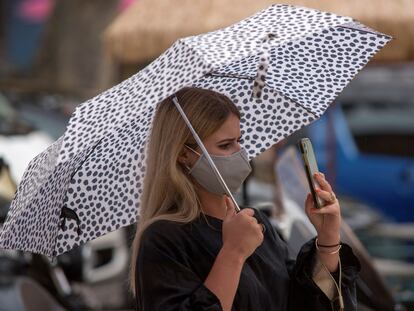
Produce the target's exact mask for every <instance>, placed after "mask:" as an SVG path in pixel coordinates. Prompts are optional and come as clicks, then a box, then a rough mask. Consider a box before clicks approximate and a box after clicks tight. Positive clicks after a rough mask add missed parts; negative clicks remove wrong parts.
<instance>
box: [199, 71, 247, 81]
mask: <svg viewBox="0 0 414 311" xmlns="http://www.w3.org/2000/svg"><path fill="white" fill-rule="evenodd" d="M206 76H213V77H226V78H237V79H245V80H252V81H253V80H254V77H249V76H242V75H238V74H235V73H214V72H210V73H208V74H206Z"/></svg>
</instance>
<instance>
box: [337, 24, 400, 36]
mask: <svg viewBox="0 0 414 311" xmlns="http://www.w3.org/2000/svg"><path fill="white" fill-rule="evenodd" d="M337 27H338V28H344V29H352V30H355V31H359V32H362V33H369V34H371V35H376V36H382V37H385V38H390V39H392V37H391V36H388V35H385V34H383V33H379V32H373V31H368V30H364V29H358V28H354V27H350V26H343V25H340V26H337Z"/></svg>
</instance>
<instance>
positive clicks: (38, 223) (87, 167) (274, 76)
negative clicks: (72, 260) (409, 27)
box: [0, 5, 390, 257]
mask: <svg viewBox="0 0 414 311" xmlns="http://www.w3.org/2000/svg"><path fill="white" fill-rule="evenodd" d="M389 40H390V37H388V36H386V35H383V34H381V33H377V32H376V31H374V30H372V29H370V28H368V27H365V26H363V25H361V24H360V23H358V22H356V21H353V20H352V19H351V18H349V17H341V16H337V15H334V14H330V13H324V12H320V11H316V10H312V9H307V8H302V7H295V6H289V5H273V6H270V7H269V8H267V9H265V10H263V11H261V12H259V13H257V14H255V15H253V16H251V17H249V18H247V19H245V20H243V21H241V22H239V23H236V24H234V25H232V26H229V27H227V28H224V29H221V30H217V31H214V32H210V33H207V34H203V35H199V36H192V37H187V38H184V39H180V40H178V41H177V42H175V43H174V44H173V45H172V46H171V47H170V48H169V49H168V50H167V51H166V52H165V53H163V54H162V55H161V56H160V57H158V58H157V59H156V60H155V61H154V62H152V63H151V64H150V65H148V66H147V67H146V68H144V69H143V70H141V71H140V72H138V73H137V74H136V75H134V76H132V77H131V78H129V79H127V80H125V81H124V82H122V83H120V84H119V85H117V86H114V87H113V88H111V89H109V90H107V91H105V92H104V93H102V94H100V95H98V96H96V97H95V98H93V99H91V100H89V101H87V102H85V103H83V104H82V105H80V106H79V107H78V108H77V109H76V111H75V112H74V114H73V116H72V118H71V119H70V121H69V124H68V127H67V130H66V132H65V133H64V135H63V136H62V137H61V138H59V139H58V140H57V141H56V142H55V143H54V144H52V145H51V146H50V147H49V148H48V149H47V150H45V151H44V152H43V153H41V154H40V155H38V156H37V157H36V158H35V159H33V160H32V161H31V163H30V164H29V166H28V168H27V170H26V172H25V174H24V176H23V179H22V182H21V183H20V185H19V187H18V191H17V194H16V197H15V198H14V200H13V202H12V204H11V209H10V212H9V215H8V219H7V221H6V223H5V224H4V227H3V229H2V231H1V233H0V247H3V248H13V249H21V250H26V251H31V252H36V253H42V254H45V255H47V256H50V257H54V256H57V255H59V254H61V253H63V252H66V251H68V250H70V249H71V248H73V247H74V246H76V245H79V244H81V243H84V242H87V241H89V240H91V239H94V238H96V237H99V236H101V235H103V234H105V233H108V232H110V231H113V230H116V229H118V228H120V227H122V226H126V225H129V224H131V223H134V222H135V221H136V217H137V213H138V214H139V205H140V196H141V194H142V187H143V184H142V181H143V177H144V174H145V155H146V152H145V151H146V141H147V138H148V137H149V134H150V129H151V123H152V120H153V117H154V113H155V111H156V106H157V104H158V103H159V102H160V101H162V100H163V99H165V98H166V97H168V96H171V95H172V94H174V93H176V92H177V91H178V90H180V89H181V88H183V87H184V86H189V85H192V86H195V87H201V88H206V89H212V90H215V91H218V92H220V93H223V94H225V95H227V96H229V97H230V98H231V99H232V100H233V101H234V103H235V104H236V105H237V106H238V108H239V109H240V111H241V112H242V119H241V133H242V135H243V142H242V144H243V146H244V148H245V149H246V150H247V152H248V155H249V157H250V158H252V157H254V156H256V155H257V154H259V153H260V152H263V151H264V150H266V149H267V148H268V147H270V146H272V145H273V144H275V143H277V142H278V141H280V140H282V139H283V138H284V137H286V136H288V135H290V134H291V133H293V132H294V131H296V130H298V129H300V128H301V127H303V126H305V125H307V124H309V123H311V122H312V121H314V120H316V119H317V118H319V117H320V116H321V114H322V113H323V112H324V111H325V110H326V109H327V107H328V106H329V104H330V103H331V102H332V101H333V100H334V98H335V97H336V95H337V94H338V93H339V92H340V91H341V90H342V89H343V88H344V87H345V86H346V84H347V83H348V82H349V81H350V80H351V79H352V78H353V76H354V75H355V74H356V73H357V72H358V71H359V70H360V69H361V68H362V67H363V66H364V65H365V64H366V63H367V62H368V60H369V59H370V58H371V57H372V56H373V55H374V54H375V53H376V52H377V51H378V50H379V49H380V48H382V47H383V46H384V45H385V44H386V43H387V42H388V41H389Z"/></svg>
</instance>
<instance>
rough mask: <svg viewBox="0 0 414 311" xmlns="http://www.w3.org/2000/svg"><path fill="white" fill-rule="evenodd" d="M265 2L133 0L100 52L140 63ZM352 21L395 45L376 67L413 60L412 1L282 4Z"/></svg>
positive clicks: (320, 0)
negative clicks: (320, 11)
mask: <svg viewBox="0 0 414 311" xmlns="http://www.w3.org/2000/svg"><path fill="white" fill-rule="evenodd" d="M274 3H275V2H274V1H270V0H208V1H206V0H137V2H136V3H135V4H134V5H133V6H131V8H130V9H128V10H127V11H125V12H124V13H123V14H121V15H120V16H119V17H118V18H117V19H115V21H114V22H113V23H112V24H110V25H109V27H108V28H107V29H106V31H105V33H104V41H105V46H106V48H107V49H108V51H109V52H110V54H111V55H112V56H113V57H114V58H115V59H116V60H118V61H120V62H122V63H145V62H148V61H151V60H152V59H154V58H155V57H157V56H158V55H159V54H161V53H162V52H163V51H165V50H166V49H167V48H168V47H169V46H170V45H171V44H172V43H173V42H174V41H175V40H177V39H178V38H181V37H185V36H189V35H195V34H200V33H204V32H208V31H211V30H215V29H219V28H222V27H226V26H229V25H231V24H233V23H235V22H237V21H239V20H241V19H243V18H246V17H248V16H250V15H252V14H254V13H255V12H257V11H259V10H261V9H264V8H266V7H268V6H269V5H271V4H274ZM281 3H285V4H294V5H301V6H306V7H310V8H315V9H319V10H323V11H328V12H332V13H336V14H339V15H347V16H351V17H353V18H354V19H356V20H358V21H360V22H362V23H364V24H366V25H368V26H370V27H372V28H374V29H376V30H379V31H381V32H383V33H386V34H389V35H391V36H393V37H395V38H396V39H397V40H394V41H393V42H391V44H388V46H386V47H385V48H384V49H383V50H382V51H381V52H380V53H378V54H377V55H376V56H375V60H377V61H407V60H414V27H413V26H412V25H414V1H412V0H392V1H390V0H365V1H360V0H346V1H345V0H285V1H283V2H281Z"/></svg>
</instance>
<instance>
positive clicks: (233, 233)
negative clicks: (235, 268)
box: [222, 197, 263, 261]
mask: <svg viewBox="0 0 414 311" xmlns="http://www.w3.org/2000/svg"><path fill="white" fill-rule="evenodd" d="M226 205H227V214H226V217H225V218H224V220H223V228H222V234H223V249H225V250H226V251H229V252H231V253H233V254H235V255H236V256H239V257H241V258H242V260H243V261H244V260H246V259H247V258H248V257H249V256H250V255H251V254H252V253H253V252H254V251H255V250H256V248H257V247H258V246H259V245H260V244H262V242H263V232H262V230H263V227H262V225H261V224H259V223H258V222H257V219H256V218H255V217H254V210H252V209H251V208H245V209H242V210H241V211H240V212H239V213H236V211H235V208H234V204H233V202H232V201H231V199H230V198H229V197H226Z"/></svg>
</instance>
